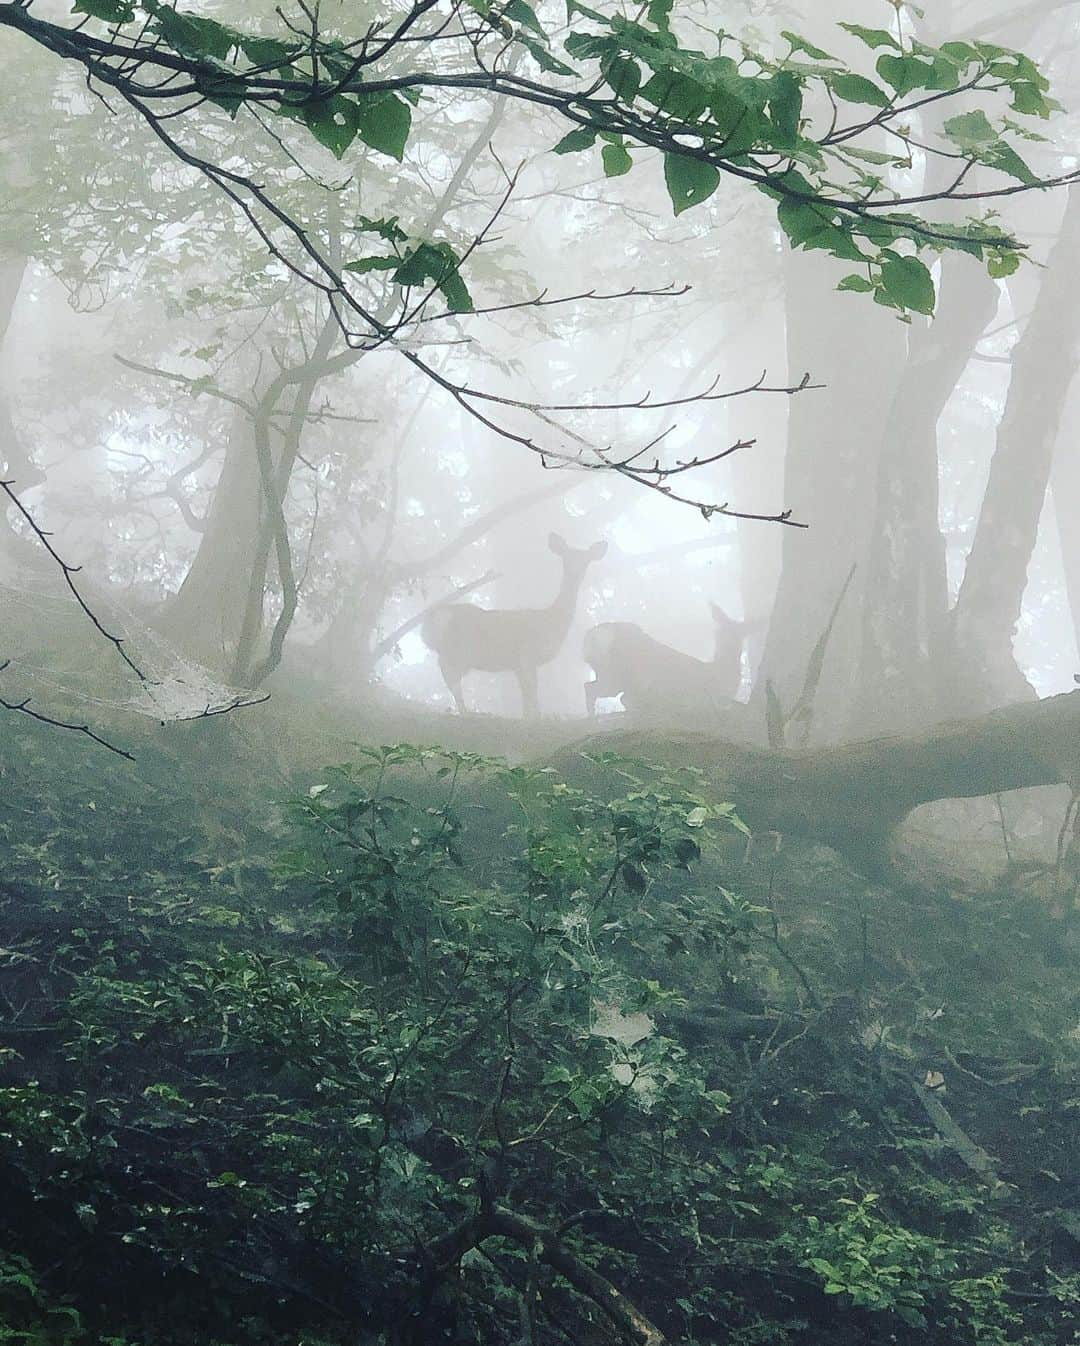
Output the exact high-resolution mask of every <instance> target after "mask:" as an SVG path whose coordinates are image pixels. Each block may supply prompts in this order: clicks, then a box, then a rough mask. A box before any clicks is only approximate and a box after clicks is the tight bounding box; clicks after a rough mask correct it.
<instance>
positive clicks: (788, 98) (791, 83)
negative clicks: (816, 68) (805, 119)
mask: <svg viewBox="0 0 1080 1346" xmlns="http://www.w3.org/2000/svg"><path fill="white" fill-rule="evenodd" d="M769 117H770V120H771V121H772V124H773V125H774V126H775V127H776V134H777V139H778V140H779V142H780V143H781V144H782V145H784V146H789V145H793V144H795V142H796V141H797V140H798V138H799V121H800V118H801V117H802V85H801V84H800V83H799V81H798V80H797V79H796V78H795V77H794V75H790V74H787V73H786V72H785V71H781V72H780V73H779V74H778V75H777V76H776V78H775V79H774V80H773V95H772V97H771V98H770V99H769Z"/></svg>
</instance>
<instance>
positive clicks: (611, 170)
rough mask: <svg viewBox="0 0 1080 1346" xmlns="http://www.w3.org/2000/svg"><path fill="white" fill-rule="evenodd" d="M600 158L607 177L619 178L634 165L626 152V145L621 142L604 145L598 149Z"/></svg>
mask: <svg viewBox="0 0 1080 1346" xmlns="http://www.w3.org/2000/svg"><path fill="white" fill-rule="evenodd" d="M600 158H601V159H602V160H603V163H604V173H605V175H606V176H607V177H609V178H621V177H622V175H623V174H624V173H629V172H630V170H631V168H633V166H634V161H633V159H631V158H630V155H629V154H628V153H627V152H626V147H625V146H624V145H622V144H617V145H605V146H604V148H603V149H602V150H601V151H600Z"/></svg>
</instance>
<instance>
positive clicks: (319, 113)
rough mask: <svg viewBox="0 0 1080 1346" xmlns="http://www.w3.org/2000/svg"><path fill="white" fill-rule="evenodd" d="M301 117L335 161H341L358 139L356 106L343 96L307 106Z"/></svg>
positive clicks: (303, 109) (302, 110)
mask: <svg viewBox="0 0 1080 1346" xmlns="http://www.w3.org/2000/svg"><path fill="white" fill-rule="evenodd" d="M300 115H301V116H302V117H303V119H304V123H305V124H306V126H307V128H308V130H309V131H310V132H311V134H312V135H313V136H314V137H315V139H316V140H317V141H318V142H319V144H320V145H325V146H326V148H327V149H328V150H329V151H330V153H331V154H332V155H333V156H334V157H335V159H340V158H341V156H342V155H343V154H344V153H345V151H346V150H347V149H348V148H349V146H350V145H351V144H352V143H353V141H354V140H355V139H356V132H357V119H356V104H355V103H354V102H352V100H351V99H348V98H344V97H343V96H342V95H341V94H335V95H334V97H333V98H324V99H323V100H322V101H320V102H318V103H307V104H305V105H304V107H303V108H301V110H300Z"/></svg>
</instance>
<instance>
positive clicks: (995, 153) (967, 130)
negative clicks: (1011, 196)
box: [944, 110, 1039, 186]
mask: <svg viewBox="0 0 1080 1346" xmlns="http://www.w3.org/2000/svg"><path fill="white" fill-rule="evenodd" d="M944 131H945V134H946V136H947V137H948V138H949V140H951V141H952V143H953V144H954V145H956V146H957V148H959V149H961V150H964V151H965V152H966V153H968V154H970V155H971V156H972V157H973V158H975V159H978V161H979V162H980V163H984V164H988V165H989V166H990V167H991V168H996V169H998V170H999V171H1000V172H1002V173H1008V174H1009V176H1010V177H1013V178H1017V179H1018V180H1019V181H1020V182H1023V183H1026V184H1027V185H1028V186H1034V185H1035V184H1036V183H1037V182H1038V181H1039V179H1038V178H1037V177H1036V175H1035V174H1034V173H1033V172H1032V171H1031V169H1030V168H1029V167H1028V166H1027V164H1026V163H1025V162H1024V161H1023V159H1021V158H1020V156H1019V154H1017V152H1016V151H1015V150H1014V149H1013V147H1012V146H1011V145H1010V144H1009V143H1008V141H1006V140H1003V139H1002V138H1001V136H1000V135H999V134H998V132H997V131H996V130H995V129H994V127H993V126H992V125H991V123H990V119H989V118H988V117H987V115H986V113H985V112H983V111H981V110H976V111H974V112H965V113H963V114H962V115H961V116H959V117H951V118H950V119H949V120H948V121H947V122H946V123H945V126H944Z"/></svg>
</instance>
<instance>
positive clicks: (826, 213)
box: [776, 198, 866, 262]
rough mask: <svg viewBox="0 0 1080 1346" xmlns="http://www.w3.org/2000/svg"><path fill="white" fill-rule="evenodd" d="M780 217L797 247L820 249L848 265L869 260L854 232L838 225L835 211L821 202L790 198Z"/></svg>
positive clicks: (778, 212)
mask: <svg viewBox="0 0 1080 1346" xmlns="http://www.w3.org/2000/svg"><path fill="white" fill-rule="evenodd" d="M776 217H777V220H778V221H779V223H780V227H781V229H783V231H784V233H785V234H786V235H787V236H788V239H789V240H790V242H791V246H792V247H793V248H803V249H805V250H806V251H807V252H813V251H815V250H818V249H820V250H821V251H824V252H831V253H832V255H833V256H834V257H840V258H843V259H844V260H845V261H848V262H863V261H865V260H866V258H865V257H864V256H863V254H862V252H861V251H860V249H859V247H858V244H857V243H856V242H855V240H854V239H853V238H852V236H851V234H850V232H849V231H848V230H847V229H844V228H841V227H840V225H838V224H837V223H836V219H835V215H834V212H833V211H832V209H831V208H830V207H829V206H827V205H824V204H823V203H821V202H817V201H799V200H793V199H790V198H789V199H787V200H783V201H781V202H780V204H779V206H778V207H777V210H776Z"/></svg>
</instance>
